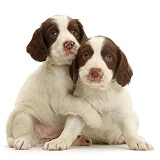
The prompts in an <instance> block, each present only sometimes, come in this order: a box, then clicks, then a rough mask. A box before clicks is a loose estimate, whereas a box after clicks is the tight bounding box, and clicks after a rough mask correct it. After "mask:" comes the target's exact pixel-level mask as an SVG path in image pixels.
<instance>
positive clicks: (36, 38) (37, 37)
mask: <svg viewBox="0 0 160 160" xmlns="http://www.w3.org/2000/svg"><path fill="white" fill-rule="evenodd" d="M26 49H27V52H28V53H29V54H30V55H31V57H32V58H33V59H34V60H36V61H40V62H42V61H45V60H46V58H47V55H48V49H47V47H46V45H45V43H44V40H43V35H42V33H41V28H38V29H37V30H36V31H35V32H34V34H33V37H32V39H31V41H30V42H29V44H28V45H27V48H26Z"/></svg>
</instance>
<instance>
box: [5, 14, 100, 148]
mask: <svg viewBox="0 0 160 160" xmlns="http://www.w3.org/2000/svg"><path fill="white" fill-rule="evenodd" d="M86 39H87V37H86V34H85V32H84V30H83V26H82V24H81V23H80V21H79V20H77V19H72V18H69V17H67V16H53V17H51V18H49V19H47V20H46V21H45V22H43V23H42V25H41V26H40V28H38V29H37V30H36V31H35V32H34V34H33V37H32V39H31V41H30V43H29V44H28V46H27V52H28V53H29V54H30V55H31V57H32V58H33V59H34V60H36V61H40V62H42V61H44V62H43V63H42V65H41V66H40V67H39V68H38V69H37V70H36V71H35V72H34V73H32V74H31V75H30V76H29V78H28V79H27V80H26V82H25V84H24V85H23V87H22V88H21V90H20V93H19V95H18V97H17V100H16V103H15V108H14V110H13V111H12V113H11V114H10V116H9V118H8V122H7V127H6V130H7V131H6V132H7V139H8V145H9V146H10V147H14V148H15V149H18V150H25V149H29V148H30V147H31V146H33V145H39V144H41V145H43V144H44V143H45V142H46V141H49V140H52V139H54V138H56V137H58V136H59V135H60V134H61V132H62V131H63V129H64V126H66V125H67V124H65V122H66V118H67V116H66V115H69V114H70V115H79V116H81V117H82V119H83V120H84V121H85V122H86V124H87V125H88V126H90V127H100V126H101V125H102V121H101V117H100V115H99V114H98V113H97V111H95V110H94V109H93V108H92V106H91V105H90V104H89V103H88V102H86V101H85V100H83V99H80V98H78V97H75V96H72V92H73V90H74V85H73V83H72V81H71V79H70V76H69V65H70V64H71V62H72V60H73V59H74V58H75V55H76V53H77V50H78V48H79V46H80V44H81V43H82V42H83V41H84V40H86ZM56 147H57V144H55V148H49V147H48V148H46V147H44V149H46V150H47V149H48V150H52V149H57V148H56Z"/></svg>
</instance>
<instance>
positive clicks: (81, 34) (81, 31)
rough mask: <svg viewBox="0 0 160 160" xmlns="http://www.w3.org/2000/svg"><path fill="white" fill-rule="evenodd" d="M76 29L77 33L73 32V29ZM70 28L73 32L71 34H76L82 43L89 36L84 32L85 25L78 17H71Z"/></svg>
mask: <svg viewBox="0 0 160 160" xmlns="http://www.w3.org/2000/svg"><path fill="white" fill-rule="evenodd" d="M74 28H75V29H76V31H77V34H73V32H72V30H73V29H74ZM68 30H69V31H70V32H71V34H73V35H74V37H75V38H76V39H77V41H78V42H79V43H80V44H82V42H85V41H86V40H87V39H88V38H87V36H86V34H85V32H84V29H83V25H82V24H81V22H80V21H79V20H78V19H71V21H70V23H69V25H68Z"/></svg>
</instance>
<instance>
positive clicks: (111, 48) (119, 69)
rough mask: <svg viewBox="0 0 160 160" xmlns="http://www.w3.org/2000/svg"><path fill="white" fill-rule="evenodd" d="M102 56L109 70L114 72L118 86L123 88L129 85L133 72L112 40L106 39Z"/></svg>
mask: <svg viewBox="0 0 160 160" xmlns="http://www.w3.org/2000/svg"><path fill="white" fill-rule="evenodd" d="M101 55H102V58H103V59H104V61H105V63H106V65H107V66H108V68H109V69H111V70H112V71H113V73H114V78H116V81H117V82H118V84H120V85H121V86H122V87H123V86H125V85H127V84H128V83H129V82H130V79H131V77H132V75H133V72H132V69H131V67H130V65H129V63H128V61H127V58H126V56H125V54H124V53H123V52H122V51H121V49H120V48H119V47H118V46H117V45H116V44H115V43H114V42H113V41H112V40H111V39H109V38H107V37H105V41H104V44H103V49H102V52H101Z"/></svg>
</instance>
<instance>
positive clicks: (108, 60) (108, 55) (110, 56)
mask: <svg viewBox="0 0 160 160" xmlns="http://www.w3.org/2000/svg"><path fill="white" fill-rule="evenodd" d="M105 60H106V61H107V62H112V60H113V58H112V55H111V54H107V56H106V57H105Z"/></svg>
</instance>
